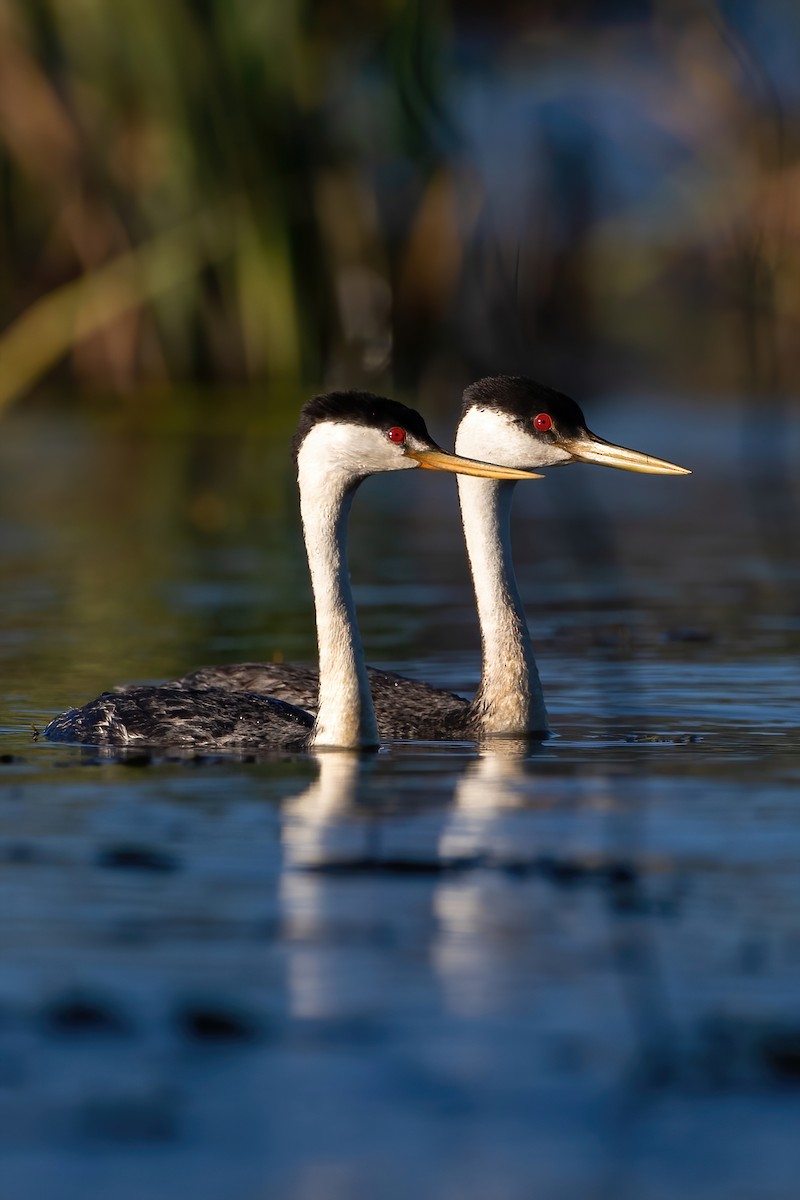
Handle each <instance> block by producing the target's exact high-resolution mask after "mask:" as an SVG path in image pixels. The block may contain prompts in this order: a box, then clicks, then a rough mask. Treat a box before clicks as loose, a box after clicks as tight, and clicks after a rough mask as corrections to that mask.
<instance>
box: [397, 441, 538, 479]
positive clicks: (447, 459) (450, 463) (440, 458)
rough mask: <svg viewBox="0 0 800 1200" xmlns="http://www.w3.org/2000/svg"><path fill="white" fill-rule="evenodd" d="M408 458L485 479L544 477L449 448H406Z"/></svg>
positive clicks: (435, 467)
mask: <svg viewBox="0 0 800 1200" xmlns="http://www.w3.org/2000/svg"><path fill="white" fill-rule="evenodd" d="M406 456H407V457H408V458H415V459H416V460H417V462H418V463H419V465H420V466H421V467H425V469H426V470H428V471H453V472H454V473H456V474H458V475H478V476H480V477H481V478H483V479H542V478H543V477H542V476H541V475H537V474H536V473H535V472H534V471H518V470H517V469H516V467H500V466H497V464H496V463H485V462H478V460H477V459H474V458H459V456H458V455H457V454H449V453H448V452H447V450H412V449H410V448H408V449H406Z"/></svg>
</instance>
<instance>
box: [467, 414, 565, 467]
mask: <svg viewBox="0 0 800 1200" xmlns="http://www.w3.org/2000/svg"><path fill="white" fill-rule="evenodd" d="M456 453H457V454H462V455H464V456H465V457H467V458H479V459H482V460H483V462H490V463H497V464H498V465H499V466H502V467H517V468H518V469H521V470H525V469H526V468H528V467H550V466H555V465H556V464H557V463H565V462H569V461H570V459H571V457H572V456H571V455H570V453H569V452H568V451H567V450H564V449H563V447H561V446H559V445H557V444H556V443H551V442H548V441H545V439H544V438H540V437H536V436H535V435H534V433H527V432H526V431H525V429H523V428H522V427H521V426H520V425H519V424H518V423H517V422H516V421H514V420H513V419H512V418H511V417H510V416H509V415H508V414H507V413H504V412H500V411H498V410H497V409H490V408H480V407H479V406H477V405H476V406H475V407H474V408H470V409H469V411H468V412H467V413H466V414H465V415H464V417H463V418H462V421H461V424H460V425H459V427H458V431H457V433H456Z"/></svg>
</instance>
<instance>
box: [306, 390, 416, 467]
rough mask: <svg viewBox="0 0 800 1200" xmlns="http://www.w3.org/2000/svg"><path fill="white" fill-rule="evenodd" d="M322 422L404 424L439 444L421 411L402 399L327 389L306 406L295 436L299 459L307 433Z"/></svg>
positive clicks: (409, 430) (376, 426) (375, 425)
mask: <svg viewBox="0 0 800 1200" xmlns="http://www.w3.org/2000/svg"><path fill="white" fill-rule="evenodd" d="M321 421H334V422H337V423H338V424H342V425H364V426H367V427H372V428H374V429H391V427H392V426H393V425H400V426H401V427H402V428H403V429H405V430H406V432H407V433H410V434H412V435H413V436H414V437H415V438H418V439H419V441H421V442H425V443H426V444H427V445H429V446H434V445H435V442H434V441H433V439H432V438H431V435H430V434H429V433H428V429H427V426H426V425H425V422H424V421H423V419H422V417H421V416H420V414H419V413H418V412H417V411H416V410H415V409H413V408H407V407H406V405H405V404H401V403H400V401H399V400H390V399H389V398H388V397H387V396H376V395H374V393H372V392H326V393H325V394H324V395H322V396H314V397H313V399H311V400H309V401H308V402H307V403H306V404H304V405H303V408H302V410H301V412H300V420H299V421H298V423H297V429H296V430H295V433H294V437H293V438H292V455H293V457H294V460H295V462H297V455H298V453H299V452H300V447H301V446H302V444H303V441H304V440H305V438H306V436H307V435H308V433H309V432H310V431H311V430H312V429H313V428H314V427H315V426H316V425H319V423H320V422H321Z"/></svg>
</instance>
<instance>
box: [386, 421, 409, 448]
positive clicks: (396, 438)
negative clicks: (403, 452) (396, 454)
mask: <svg viewBox="0 0 800 1200" xmlns="http://www.w3.org/2000/svg"><path fill="white" fill-rule="evenodd" d="M386 436H387V438H388V439H389V441H390V442H394V443H395V445H396V446H402V444H403V442H404V441H405V440H406V431H405V429H401V428H400V426H399V425H393V426H392V428H391V429H390V430H389V432H388V433H387V434H386Z"/></svg>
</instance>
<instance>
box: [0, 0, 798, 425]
mask: <svg viewBox="0 0 800 1200" xmlns="http://www.w3.org/2000/svg"><path fill="white" fill-rule="evenodd" d="M798 46H800V6H798V5H797V4H795V3H793V2H792V0H730V2H729V3H722V2H718V3H714V2H713V0H649V2H645V0H609V2H607V3H602V4H598V3H595V4H591V3H581V2H579V0H565V2H561V3H536V4H525V3H519V2H518V0H517V2H515V0H496V2H495V3H494V4H492V5H491V6H489V5H482V4H475V3H470V2H469V0H452V3H449V4H448V3H446V0H369V3H367V2H366V0H360V2H359V0H354V2H351V3H342V0H336V2H335V3H334V2H333V0H318V2H317V3H314V4H306V3H302V2H301V0H283V2H281V3H275V2H273V0H263V2H260V3H258V2H256V3H254V2H253V0H169V3H164V2H163V0H114V2H113V3H109V2H108V0H0V205H2V220H1V221H0V253H1V254H2V261H3V264H4V270H3V272H2V274H1V275H0V327H1V328H2V331H3V332H2V335H1V336H0V405H3V404H7V403H9V402H11V401H12V400H14V399H15V398H17V397H19V396H21V395H24V394H25V393H27V392H29V391H30V390H31V389H32V388H34V387H36V386H39V385H41V383H42V381H43V380H51V381H52V380H55V381H56V382H57V383H58V391H59V396H61V397H64V398H67V397H69V395H70V394H71V393H72V394H74V393H76V392H77V391H78V389H80V390H81V391H82V392H85V391H86V389H87V388H89V387H93V388H95V389H97V390H98V391H99V392H101V393H102V394H104V395H113V396H118V397H124V396H126V395H127V394H133V393H134V392H136V394H137V395H138V396H141V393H142V389H143V388H150V389H152V390H153V394H154V395H158V396H159V397H161V398H162V399H165V398H166V397H167V396H169V397H170V402H169V404H167V403H166V401H165V407H167V408H169V407H170V406H171V405H172V404H173V403H175V404H179V403H180V395H181V389H180V387H176V385H178V384H192V385H194V384H196V383H198V382H202V383H211V382H213V383H217V382H218V383H220V384H225V385H226V386H230V385H239V384H248V383H251V382H258V383H262V382H264V381H266V382H269V383H270V384H272V385H277V386H274V387H273V389H272V391H271V393H270V394H273V395H279V396H289V395H292V396H293V403H292V409H293V410H294V403H295V400H296V393H297V392H298V391H299V389H300V388H301V387H312V388H314V389H316V388H318V387H320V386H322V385H329V384H332V385H359V386H360V385H368V386H372V387H375V388H396V387H400V388H404V389H415V390H416V392H417V395H418V396H420V397H421V399H422V402H423V403H424V402H425V400H431V401H433V402H434V403H435V399H436V396H437V394H438V393H440V392H443V391H444V390H445V389H447V391H448V393H449V394H451V395H452V386H453V385H455V384H460V383H461V382H463V381H464V380H465V379H468V378H474V377H475V376H477V375H480V374H484V373H487V372H493V371H498V370H518V369H522V370H526V371H529V372H530V373H533V374H535V375H537V376H539V377H541V378H543V379H545V380H547V381H549V382H551V383H553V384H556V385H558V386H562V387H564V388H566V389H568V390H576V391H578V392H579V393H583V394H585V393H586V392H587V391H597V390H606V389H608V388H609V387H611V386H614V387H616V386H618V385H620V384H626V385H628V386H631V385H633V386H639V385H641V384H643V383H645V382H646V384H647V386H648V388H659V389H668V388H680V389H683V390H690V391H692V392H693V393H695V394H697V393H699V392H703V393H706V394H708V395H712V394H714V393H726V394H730V393H731V392H745V393H746V394H748V395H750V396H752V395H754V394H758V393H761V394H765V393H776V392H777V393H784V394H785V393H787V392H790V391H792V390H797V388H798V384H800V359H799V358H798V347H800V338H799V337H798V322H799V321H800V243H798V239H797V236H796V235H797V229H798V223H799V222H800V159H799V158H798V144H799V141H800V138H799V136H798V135H799V134H800V121H799V118H800V71H798V69H797V61H798ZM199 394H200V393H198V392H196V391H192V393H191V395H192V397H196V396H198V395H199ZM191 403H192V404H194V403H196V400H195V399H194V398H193V399H192V401H191Z"/></svg>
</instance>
